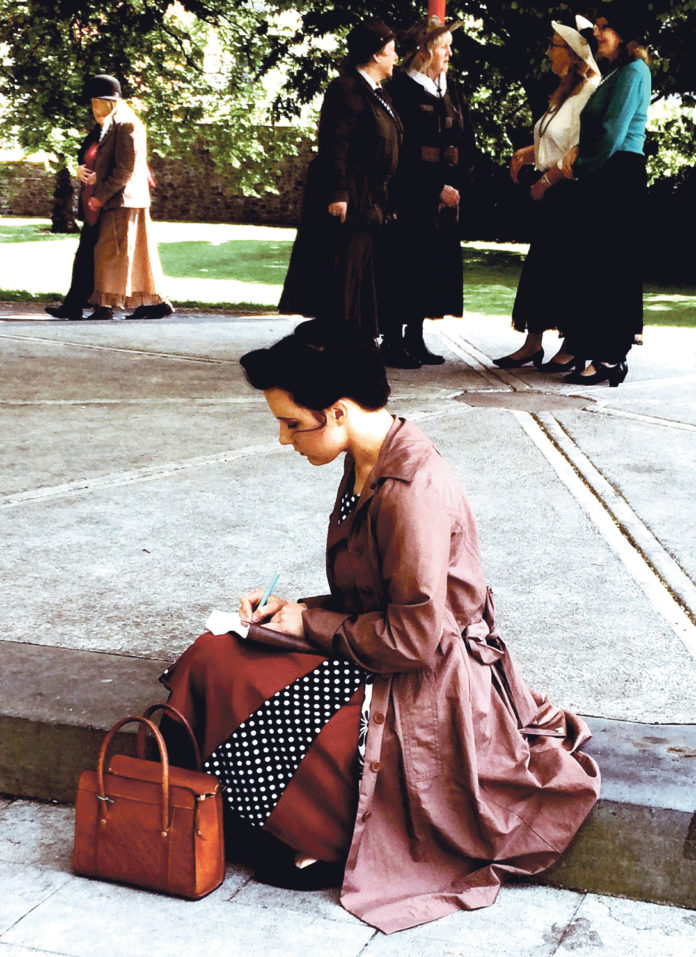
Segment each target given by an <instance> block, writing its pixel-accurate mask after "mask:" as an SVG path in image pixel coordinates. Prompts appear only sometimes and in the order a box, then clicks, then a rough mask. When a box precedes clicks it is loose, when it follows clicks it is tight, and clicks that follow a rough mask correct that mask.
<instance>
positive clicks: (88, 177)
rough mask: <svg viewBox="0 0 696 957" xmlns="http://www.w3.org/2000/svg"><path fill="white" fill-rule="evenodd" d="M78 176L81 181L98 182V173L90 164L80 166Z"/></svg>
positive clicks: (87, 182)
mask: <svg viewBox="0 0 696 957" xmlns="http://www.w3.org/2000/svg"><path fill="white" fill-rule="evenodd" d="M77 178H78V179H79V181H80V182H81V183H86V184H92V183H96V181H97V174H96V173H95V172H94V170H92V169H90V168H89V166H78V167H77Z"/></svg>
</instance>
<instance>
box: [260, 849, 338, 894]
mask: <svg viewBox="0 0 696 957" xmlns="http://www.w3.org/2000/svg"><path fill="white" fill-rule="evenodd" d="M254 880H255V881H258V882H259V884H270V885H271V887H284V888H286V889H287V890H292V891H319V890H323V889H324V888H325V887H340V886H341V884H342V883H343V867H342V865H340V864H329V863H327V862H326V861H315V862H314V864H308V865H307V866H306V867H297V866H296V864H295V852H294V851H293V852H292V853H291V854H289V855H288V856H287V857H283V858H276V859H275V860H271V861H268V862H264V863H263V864H262V865H259V867H257V869H256V870H255V871H254Z"/></svg>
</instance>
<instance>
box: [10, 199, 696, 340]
mask: <svg viewBox="0 0 696 957" xmlns="http://www.w3.org/2000/svg"><path fill="white" fill-rule="evenodd" d="M49 229H50V221H49V220H47V219H18V218H14V217H0V247H1V250H0V257H1V258H0V299H5V300H8V299H12V300H32V299H34V300H37V301H41V302H50V301H57V300H60V299H61V298H62V295H63V294H64V293H65V292H66V291H67V287H68V285H69V282H70V271H71V268H72V260H73V256H74V254H75V248H76V246H77V236H74V235H73V236H65V235H53V234H52V233H51V232H50V231H49ZM154 230H155V236H156V238H157V243H158V246H159V251H160V256H161V259H162V266H163V269H164V272H165V275H166V277H167V282H166V289H167V292H168V293H169V295H170V297H171V299H172V300H173V301H174V302H176V303H178V304H180V305H188V306H203V307H205V306H208V307H210V306H219V307H233V308H237V309H245V310H247V309H248V310H253V311H265V310H269V309H272V308H273V307H274V306H275V304H276V303H277V302H278V298H279V296H280V291H281V287H282V284H283V278H284V276H285V271H286V269H287V266H288V260H289V258H290V249H291V247H292V241H293V239H294V237H295V230H294V229H289V228H285V227H272V226H238V225H226V224H217V223H216V224H206V223H161V222H157V223H155V224H154ZM526 251H527V247H526V246H524V245H520V244H513V243H479V242H469V243H465V244H464V270H465V271H464V284H465V285H464V296H465V302H466V309H467V311H469V312H479V313H484V314H485V315H506V316H509V315H510V313H511V310H512V303H513V300H514V298H515V289H516V288H517V280H518V277H519V273H520V269H521V266H522V262H523V260H524V256H525V253H526ZM645 321H646V324H648V325H671V326H694V327H696V285H694V286H683V287H673V286H658V285H655V284H648V285H647V286H646V289H645Z"/></svg>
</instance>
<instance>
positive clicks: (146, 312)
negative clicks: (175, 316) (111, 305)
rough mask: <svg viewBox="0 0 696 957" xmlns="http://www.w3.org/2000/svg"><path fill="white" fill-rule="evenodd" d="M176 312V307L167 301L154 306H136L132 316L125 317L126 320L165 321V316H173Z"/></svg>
mask: <svg viewBox="0 0 696 957" xmlns="http://www.w3.org/2000/svg"><path fill="white" fill-rule="evenodd" d="M173 312H174V306H172V304H171V303H170V302H167V301H166V300H165V301H164V302H158V303H156V304H155V305H154V306H136V307H135V309H134V310H133V312H132V313H131V314H130V316H124V317H123V318H124V319H164V317H165V316H171V315H172V313H173Z"/></svg>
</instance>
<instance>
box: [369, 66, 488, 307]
mask: <svg viewBox="0 0 696 957" xmlns="http://www.w3.org/2000/svg"><path fill="white" fill-rule="evenodd" d="M387 90H388V92H389V95H390V96H391V98H392V102H393V103H394V106H395V107H396V110H397V112H398V114H399V116H400V117H401V121H402V123H403V126H404V142H403V146H402V149H401V153H400V158H399V167H398V170H397V172H396V175H395V176H394V180H393V184H392V197H393V201H394V204H395V206H396V210H397V232H398V235H399V261H400V295H399V297H398V301H397V302H398V306H397V308H398V311H399V312H400V315H401V317H402V318H401V321H403V322H406V323H408V321H409V319H410V318H411V317H413V318H414V319H419V318H420V319H422V318H424V317H426V316H429V317H439V316H445V315H452V316H461V315H463V311H464V297H463V265H462V252H461V242H460V239H461V231H460V225H459V215H466V193H467V189H468V188H469V184H470V171H471V168H472V165H473V160H474V150H475V144H474V130H473V125H472V122H471V118H470V115H469V107H468V104H467V102H466V100H465V98H464V97H463V95H462V94H461V92H460V91H459V88H458V87H457V85H456V84H455V83H454V82H453V81H452V80H451V79H448V81H447V88H446V91H445V93H444V95H443V96H437V95H435V94H433V93H430V92H429V91H428V90H426V89H425V87H424V86H423V85H422V84H421V83H419V82H418V81H417V80H414V79H412V78H411V77H410V76H409V75H408V74H407V73H404V72H402V71H399V72H397V73H396V74H395V75H394V77H393V78H392V79H391V80H390V81H389V82H388V83H387ZM445 185H448V186H453V187H454V188H455V189H457V190H459V194H460V205H459V214H458V212H457V210H456V209H455V208H452V207H446V208H443V209H440V208H439V207H440V193H441V192H442V188H443V186H445Z"/></svg>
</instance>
